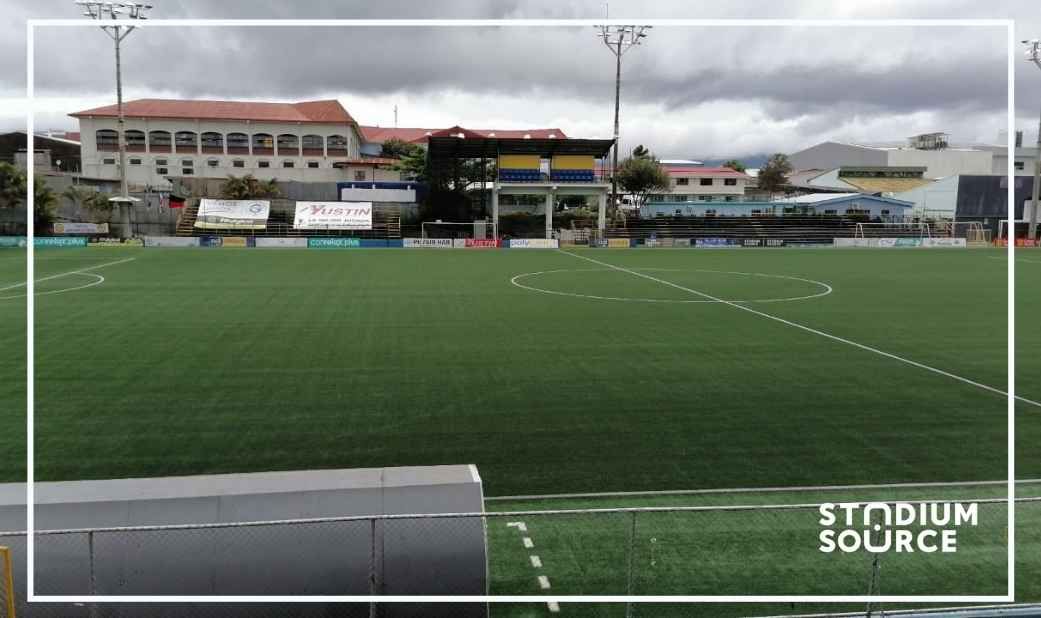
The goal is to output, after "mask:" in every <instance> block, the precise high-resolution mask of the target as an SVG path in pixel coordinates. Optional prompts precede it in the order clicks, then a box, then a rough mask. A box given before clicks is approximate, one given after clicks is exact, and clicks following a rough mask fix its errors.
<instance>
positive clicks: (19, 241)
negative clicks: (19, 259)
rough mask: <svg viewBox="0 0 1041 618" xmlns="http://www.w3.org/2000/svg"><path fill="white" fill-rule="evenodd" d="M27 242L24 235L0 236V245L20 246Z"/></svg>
mask: <svg viewBox="0 0 1041 618" xmlns="http://www.w3.org/2000/svg"><path fill="white" fill-rule="evenodd" d="M27 244H28V243H27V242H26V240H25V236H0V247H22V248H24V247H25V246H26V245H27Z"/></svg>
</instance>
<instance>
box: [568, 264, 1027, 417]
mask: <svg viewBox="0 0 1041 618" xmlns="http://www.w3.org/2000/svg"><path fill="white" fill-rule="evenodd" d="M557 251H559V252H560V253H563V254H565V255H570V256H571V257H575V258H578V259H580V260H585V261H587V262H592V263H593V264H599V265H601V266H606V267H608V268H612V269H614V270H617V271H620V272H623V273H629V274H630V275H633V276H635V277H641V278H643V279H647V280H648V281H654V282H656V283H660V284H662V285H667V286H669V287H672V288H676V289H677V290H683V291H684V292H688V293H690V294H695V295H697V296H701V297H703V298H708V299H710V300H714V301H716V302H718V303H721V304H724V305H729V306H731V307H734V308H735V309H740V310H741V311H746V312H748V313H751V314H753V315H757V316H759V317H762V318H766V319H768V320H773V321H774V322H779V323H781V324H784V325H786V326H791V327H792V328H798V329H799V330H802V331H805V332H807V333H812V334H814V335H818V336H820V337H824V338H825V339H831V340H832V341H837V342H839V343H844V344H846V345H849V346H853V347H854V348H858V349H861V350H864V351H866V352H873V353H875V354H878V355H879V356H884V357H886V358H889V359H892V360H895V361H899V362H901V363H904V364H907V365H911V366H912V367H917V368H919V369H924V370H925V371H929V372H931V373H935V374H937V375H941V376H944V377H946V378H950V379H952V380H957V381H958V382H961V383H962V384H968V385H969V386H975V387H976V388H979V389H982V390H985V391H990V392H992V393H994V394H997V395H1001V396H1002V397H1008V393H1007V392H1005V391H1003V390H1001V389H1000V388H994V387H993V386H989V385H987V384H983V383H982V382H976V381H975V380H970V379H969V378H965V377H962V376H960V375H957V374H954V373H951V372H949V371H944V370H943V369H938V368H936V367H932V366H930V365H926V364H925V363H920V362H918V361H915V360H911V359H909V358H904V357H903V356H897V355H896V354H893V353H891V352H886V351H885V350H880V349H878V348H874V347H871V346H869V345H865V344H863V343H857V342H856V341H851V340H849V339H845V338H843V337H839V336H838V335H832V334H831V333H826V332H824V331H822V330H817V329H816V328H811V327H809V326H805V325H803V324H799V323H798V322H792V321H791V320H786V319H784V318H782V317H778V316H776V315H771V314H769V313H766V312H763V311H759V310H758V309H753V308H751V307H747V306H745V305H741V304H738V303H735V302H733V301H729V300H725V299H722V298H716V297H715V296H712V295H711V294H706V293H704V292H699V291H698V290H695V289H692V288H688V287H686V286H682V285H680V284H678V283H673V282H671V281H667V280H665V279H660V278H658V277H655V276H653V275H648V274H646V273H642V272H639V271H636V270H631V269H629V268H625V267H624V266H616V265H614V264H610V263H608V262H602V261H600V260H597V259H593V258H591V257H586V256H584V255H578V254H577V253H571V252H570V251H564V250H563V249H557ZM1016 401H1021V402H1023V403H1026V404H1030V405H1032V406H1035V407H1038V408H1041V403H1039V402H1037V401H1034V400H1032V399H1027V398H1026V397H1021V396H1019V395H1016Z"/></svg>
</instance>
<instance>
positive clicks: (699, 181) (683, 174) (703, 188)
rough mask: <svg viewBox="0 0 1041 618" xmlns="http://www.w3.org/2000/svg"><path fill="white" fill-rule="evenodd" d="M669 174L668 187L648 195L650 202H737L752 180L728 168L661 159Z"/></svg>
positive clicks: (742, 173)
mask: <svg viewBox="0 0 1041 618" xmlns="http://www.w3.org/2000/svg"><path fill="white" fill-rule="evenodd" d="M661 166H662V167H663V168H664V169H665V171H666V172H667V173H668V174H669V190H668V191H667V192H662V193H656V194H652V195H650V196H649V197H648V201H650V202H669V203H683V202H713V201H723V202H732V201H738V200H740V199H741V198H742V197H744V195H745V188H746V187H748V186H749V185H750V184H751V183H753V181H754V179H753V178H752V177H751V176H749V175H748V174H745V173H744V172H738V171H736V170H732V169H730V168H729V167H705V166H703V165H701V163H700V162H698V161H669V160H666V161H662V162H661Z"/></svg>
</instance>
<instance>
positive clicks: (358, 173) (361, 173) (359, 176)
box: [354, 170, 365, 180]
mask: <svg viewBox="0 0 1041 618" xmlns="http://www.w3.org/2000/svg"><path fill="white" fill-rule="evenodd" d="M354 179H355V180H365V170H354Z"/></svg>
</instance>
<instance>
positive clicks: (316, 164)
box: [307, 161, 318, 168]
mask: <svg viewBox="0 0 1041 618" xmlns="http://www.w3.org/2000/svg"><path fill="white" fill-rule="evenodd" d="M307 167H310V168H316V167H318V161H308V162H307Z"/></svg>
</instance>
